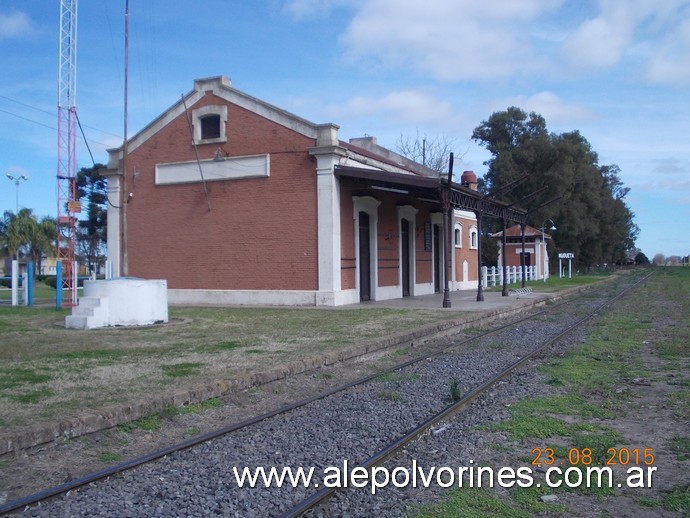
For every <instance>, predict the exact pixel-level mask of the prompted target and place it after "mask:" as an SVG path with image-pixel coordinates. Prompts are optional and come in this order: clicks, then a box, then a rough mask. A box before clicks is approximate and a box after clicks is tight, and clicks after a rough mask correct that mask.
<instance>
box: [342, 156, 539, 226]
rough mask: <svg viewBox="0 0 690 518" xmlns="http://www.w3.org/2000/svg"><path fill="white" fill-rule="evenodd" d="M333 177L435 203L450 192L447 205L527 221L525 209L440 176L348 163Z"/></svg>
mask: <svg viewBox="0 0 690 518" xmlns="http://www.w3.org/2000/svg"><path fill="white" fill-rule="evenodd" d="M335 176H336V177H338V178H343V179H348V180H351V181H353V182H355V183H360V184H362V185H363V186H366V187H369V188H372V189H376V188H379V189H385V190H389V191H393V192H399V193H400V194H410V195H412V196H416V197H417V198H420V199H425V200H428V201H436V202H438V203H439V204H442V203H444V197H445V196H447V195H450V206H451V208H453V209H459V210H469V211H472V212H475V213H477V212H481V213H482V214H484V215H487V216H495V217H497V218H500V219H505V220H508V221H514V222H516V223H522V224H524V223H526V222H527V211H526V210H525V209H521V208H519V207H515V206H513V205H510V204H508V203H505V202H502V201H500V200H497V199H495V198H493V197H490V196H486V195H484V194H482V193H480V192H477V191H475V190H473V189H470V188H468V187H465V186H464V185H462V184H459V183H456V182H450V183H449V182H448V180H447V178H446V177H444V175H439V176H438V177H430V176H420V175H416V174H402V173H391V172H387V171H380V170H376V169H367V168H360V167H352V166H336V167H335Z"/></svg>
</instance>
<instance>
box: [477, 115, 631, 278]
mask: <svg viewBox="0 0 690 518" xmlns="http://www.w3.org/2000/svg"><path fill="white" fill-rule="evenodd" d="M472 139H473V140H475V141H477V142H478V143H479V144H480V145H482V146H484V147H486V148H487V150H489V151H490V152H491V154H492V157H491V159H489V160H488V161H487V162H486V165H487V166H488V167H489V169H488V171H487V173H486V175H485V180H486V190H487V191H486V192H488V193H490V192H495V191H496V190H497V189H499V188H502V187H505V186H507V185H508V184H510V183H511V182H513V181H514V180H517V179H518V178H519V177H521V176H522V175H523V174H524V173H528V174H529V177H528V179H527V181H525V182H523V183H522V184H520V185H518V186H516V187H515V188H513V189H512V190H508V191H506V192H501V194H500V199H502V200H503V201H506V202H508V203H519V202H520V200H522V199H523V198H525V197H526V196H528V195H530V194H532V193H534V192H536V191H538V190H539V189H541V188H542V187H544V186H545V187H546V189H545V190H544V191H543V192H542V193H541V194H540V195H538V196H537V197H535V198H532V199H531V200H530V201H529V205H528V206H526V207H525V208H527V209H528V210H529V209H530V207H540V206H543V205H544V204H546V203H548V202H549V201H551V200H553V199H554V198H556V197H558V196H560V199H559V200H558V201H557V202H555V203H552V204H549V205H547V206H544V207H543V208H541V209H532V210H531V211H530V215H529V220H528V224H529V225H531V226H533V227H536V228H541V227H542V226H543V224H544V222H545V221H546V220H547V219H551V220H552V221H554V222H555V223H556V226H557V227H558V230H557V231H556V232H554V233H553V239H554V244H555V246H556V248H557V249H558V250H562V251H567V252H573V253H575V257H576V261H577V262H578V264H580V265H581V266H584V267H591V266H596V265H600V264H603V263H610V264H614V263H623V262H624V261H625V258H626V257H627V255H628V253H629V251H630V250H631V249H632V248H633V247H634V244H635V239H636V237H637V234H638V233H639V229H638V227H637V225H635V223H634V221H633V220H634V214H633V213H632V212H631V211H630V209H629V208H628V207H627V205H626V204H625V201H624V198H625V196H626V195H627V194H628V191H629V189H628V188H626V187H624V186H623V183H622V182H621V180H620V177H619V172H620V169H619V168H618V166H616V165H604V166H601V165H599V163H598V156H597V154H596V153H595V152H594V150H593V149H592V148H591V145H590V144H589V142H587V140H586V139H585V138H584V137H583V136H582V135H581V134H580V133H579V132H578V131H571V132H567V133H563V134H560V135H557V134H552V133H549V132H548V131H547V129H546V122H545V120H544V118H543V117H542V116H541V115H538V114H536V113H534V112H532V113H530V114H529V115H528V114H527V113H525V112H524V111H522V110H521V109H519V108H516V107H510V108H508V109H507V110H505V111H502V112H496V113H494V114H492V115H491V117H489V119H488V120H487V121H484V122H482V123H481V124H480V125H479V126H478V127H477V128H475V130H474V132H473V134H472ZM494 225H496V224H495V223H494ZM496 230H499V229H498V228H496Z"/></svg>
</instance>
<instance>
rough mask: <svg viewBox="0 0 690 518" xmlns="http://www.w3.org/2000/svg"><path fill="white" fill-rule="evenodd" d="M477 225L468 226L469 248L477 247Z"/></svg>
mask: <svg viewBox="0 0 690 518" xmlns="http://www.w3.org/2000/svg"><path fill="white" fill-rule="evenodd" d="M477 239H478V235H477V227H472V228H470V248H477Z"/></svg>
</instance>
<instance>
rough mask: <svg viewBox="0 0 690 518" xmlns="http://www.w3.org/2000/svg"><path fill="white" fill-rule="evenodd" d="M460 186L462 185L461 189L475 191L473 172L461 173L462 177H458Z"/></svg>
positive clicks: (475, 177)
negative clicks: (465, 188)
mask: <svg viewBox="0 0 690 518" xmlns="http://www.w3.org/2000/svg"><path fill="white" fill-rule="evenodd" d="M460 184H462V186H463V187H467V188H468V189H472V190H473V191H476V190H477V175H476V174H474V171H463V172H462V176H461V177H460Z"/></svg>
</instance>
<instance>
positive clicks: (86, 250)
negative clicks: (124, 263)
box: [75, 164, 108, 271]
mask: <svg viewBox="0 0 690 518" xmlns="http://www.w3.org/2000/svg"><path fill="white" fill-rule="evenodd" d="M104 168H105V166H104V165H102V164H94V166H93V167H88V168H87V167H84V168H82V169H81V170H80V171H79V173H77V178H76V183H75V186H76V197H77V199H78V200H80V201H81V202H82V206H85V209H86V210H85V211H84V212H85V213H86V219H83V220H80V221H79V224H78V225H79V226H78V229H77V246H78V248H79V254H80V255H81V256H83V257H84V258H85V259H86V261H87V263H88V265H89V270H90V271H94V270H97V269H98V266H99V265H100V264H101V259H102V258H103V257H104V256H105V247H106V241H107V235H108V230H107V224H108V207H107V204H108V192H107V183H106V180H105V178H104V177H102V176H100V174H99V170H101V169H104Z"/></svg>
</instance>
